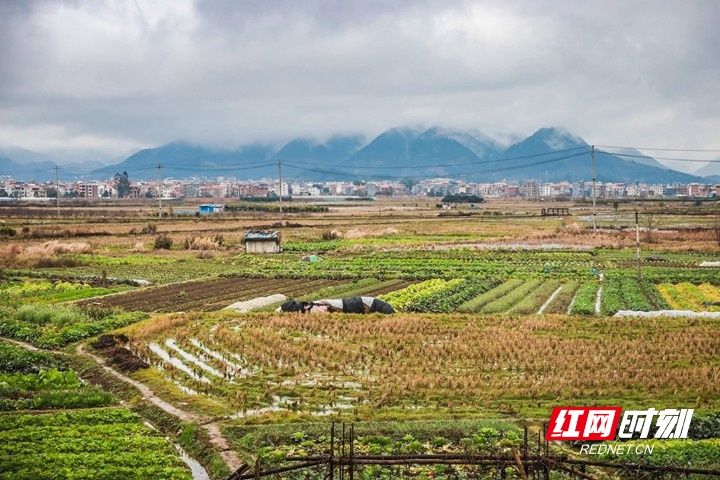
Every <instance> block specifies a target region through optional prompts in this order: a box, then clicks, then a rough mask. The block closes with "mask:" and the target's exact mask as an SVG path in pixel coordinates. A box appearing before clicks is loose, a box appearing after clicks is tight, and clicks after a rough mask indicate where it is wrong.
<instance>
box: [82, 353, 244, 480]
mask: <svg viewBox="0 0 720 480" xmlns="http://www.w3.org/2000/svg"><path fill="white" fill-rule="evenodd" d="M75 353H77V354H78V355H81V356H83V357H86V358H89V359H90V360H92V361H93V362H95V363H97V364H98V365H99V366H100V367H101V368H102V369H103V370H105V371H106V372H108V373H109V374H110V375H112V376H114V377H116V378H117V379H119V380H121V381H123V382H125V383H127V384H129V385H131V386H132V387H134V388H135V389H136V390H138V391H139V392H140V394H141V395H142V397H143V399H144V400H147V401H149V402H150V403H152V404H153V405H155V406H156V407H158V408H160V409H161V410H163V411H164V412H166V413H169V414H170V415H172V416H174V417H177V418H179V419H180V420H182V421H184V422H193V423H199V424H200V425H201V427H202V428H203V429H204V430H205V431H206V432H207V434H208V436H209V438H210V443H212V445H213V446H214V447H215V448H216V449H217V451H218V454H219V455H220V457H222V459H223V461H224V462H225V464H226V465H227V467H228V468H229V469H230V470H231V471H234V470H237V469H238V468H240V466H241V465H242V464H243V462H242V460H241V459H240V457H239V456H238V454H237V453H236V452H235V451H234V450H232V449H231V448H230V444H229V443H228V441H227V439H226V438H225V437H224V436H223V434H222V432H221V430H220V427H219V426H218V424H217V421H213V419H210V418H208V417H205V416H203V415H198V414H196V413H193V412H188V411H186V410H183V409H181V408H178V407H177V406H175V405H173V404H171V403H169V402H166V401H165V400H163V399H161V398H160V397H158V396H157V395H156V394H155V392H153V391H152V390H151V389H150V387H148V386H147V385H145V384H143V383H140V382H138V381H137V380H133V379H132V378H130V377H128V376H126V375H124V374H122V373H120V372H118V371H117V370H115V369H114V368H112V367H110V366H109V365H107V364H106V362H105V360H103V359H102V358H100V357H98V356H97V355H94V354H92V353H90V352H88V351H87V350H85V348H84V345H83V344H78V345H77V347H76V348H75Z"/></svg>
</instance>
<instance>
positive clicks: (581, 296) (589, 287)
mask: <svg viewBox="0 0 720 480" xmlns="http://www.w3.org/2000/svg"><path fill="white" fill-rule="evenodd" d="M598 288H599V286H598V284H597V283H596V282H588V283H585V284H583V285H582V286H581V287H580V288H579V289H578V291H577V293H576V294H575V298H574V299H573V304H572V309H571V311H570V313H571V314H573V315H595V299H596V297H597V291H598Z"/></svg>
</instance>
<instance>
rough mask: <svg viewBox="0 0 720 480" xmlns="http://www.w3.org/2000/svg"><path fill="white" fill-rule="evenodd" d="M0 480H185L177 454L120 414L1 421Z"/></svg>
mask: <svg viewBox="0 0 720 480" xmlns="http://www.w3.org/2000/svg"><path fill="white" fill-rule="evenodd" d="M0 458H2V459H3V460H2V462H0V479H10V478H12V479H51V478H72V479H96V478H97V479H115V478H127V479H144V478H163V479H171V480H189V479H190V478H191V476H190V472H189V471H188V470H187V469H186V468H185V467H184V465H183V464H182V462H181V460H180V459H179V457H178V455H177V453H176V451H175V450H174V448H173V447H172V445H170V444H169V443H167V442H166V441H165V439H164V438H162V437H161V436H160V435H159V434H158V433H156V432H154V431H153V430H151V429H149V428H148V427H147V426H145V425H144V424H143V423H142V420H141V418H140V417H139V416H138V415H136V414H134V413H132V412H130V411H128V410H126V409H120V408H112V409H100V410H85V411H76V412H59V413H52V414H50V413H44V414H39V415H37V414H36V415H30V414H14V415H7V414H5V415H0Z"/></svg>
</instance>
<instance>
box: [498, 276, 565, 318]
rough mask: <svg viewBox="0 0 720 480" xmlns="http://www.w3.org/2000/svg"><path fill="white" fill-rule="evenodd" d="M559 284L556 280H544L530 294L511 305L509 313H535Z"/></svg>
mask: <svg viewBox="0 0 720 480" xmlns="http://www.w3.org/2000/svg"><path fill="white" fill-rule="evenodd" d="M559 286H560V282H558V281H556V280H547V281H544V282H543V283H542V284H541V285H540V286H539V287H538V288H537V289H536V290H535V291H534V292H533V293H532V294H530V295H527V296H526V297H525V298H521V299H520V301H519V302H518V303H517V304H516V305H515V306H514V307H512V308H511V309H510V310H509V312H510V313H520V314H525V315H527V314H532V313H537V311H538V310H540V307H542V306H543V304H545V302H546V301H548V299H549V298H550V296H551V295H552V294H553V293H555V290H557V289H558V287H559Z"/></svg>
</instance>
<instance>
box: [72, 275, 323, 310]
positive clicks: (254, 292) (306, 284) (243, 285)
mask: <svg viewBox="0 0 720 480" xmlns="http://www.w3.org/2000/svg"><path fill="white" fill-rule="evenodd" d="M335 282H336V281H334V280H323V279H276V278H246V277H226V278H214V279H211V280H200V281H193V282H184V283H176V284H172V285H166V286H162V287H153V288H147V289H143V290H138V291H133V292H128V293H123V294H119V295H112V296H109V297H103V298H96V299H93V300H86V301H83V302H80V305H81V306H89V305H92V306H101V307H120V308H123V309H125V310H128V311H144V312H180V311H190V310H195V311H212V310H219V309H221V308H224V307H226V306H227V305H229V304H231V303H233V302H237V301H243V300H250V299H252V298H256V297H259V296H264V295H269V294H273V293H282V294H283V295H286V296H288V297H291V296H299V295H302V294H305V293H308V292H311V291H313V290H316V289H319V288H322V287H325V286H328V285H332V284H334V283H335Z"/></svg>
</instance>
